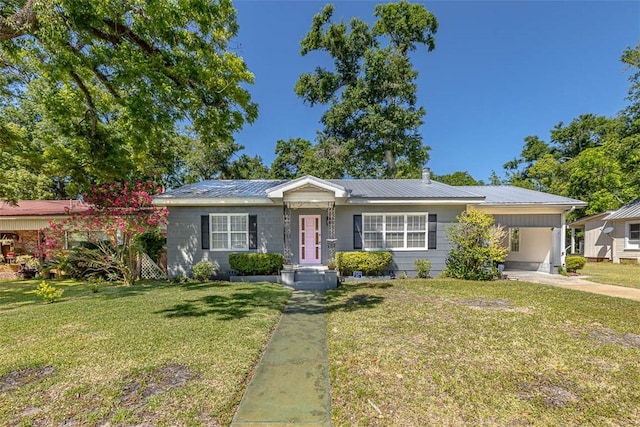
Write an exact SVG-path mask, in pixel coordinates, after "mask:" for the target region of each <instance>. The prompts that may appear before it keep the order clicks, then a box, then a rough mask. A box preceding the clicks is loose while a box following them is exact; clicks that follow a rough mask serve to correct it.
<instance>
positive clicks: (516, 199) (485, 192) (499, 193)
mask: <svg viewBox="0 0 640 427" xmlns="http://www.w3.org/2000/svg"><path fill="white" fill-rule="evenodd" d="M456 188H460V189H464V190H467V191H471V192H474V193H477V194H480V195H482V196H484V197H485V199H484V202H482V204H483V205H532V204H533V205H571V206H586V205H587V203H585V202H583V201H581V200H577V199H571V198H568V197H562V196H556V195H555V194H548V193H543V192H541V191H535V190H528V189H526V188H521V187H514V186H511V185H483V186H479V185H478V186H476V185H469V186H461V187H456Z"/></svg>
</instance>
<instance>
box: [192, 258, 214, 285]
mask: <svg viewBox="0 0 640 427" xmlns="http://www.w3.org/2000/svg"><path fill="white" fill-rule="evenodd" d="M216 271H218V267H217V266H215V265H214V264H213V263H212V262H211V261H200V262H199V263H197V264H196V265H194V266H193V278H194V279H196V280H197V281H199V282H204V281H206V280H209V279H211V276H213V274H214V273H215V272H216Z"/></svg>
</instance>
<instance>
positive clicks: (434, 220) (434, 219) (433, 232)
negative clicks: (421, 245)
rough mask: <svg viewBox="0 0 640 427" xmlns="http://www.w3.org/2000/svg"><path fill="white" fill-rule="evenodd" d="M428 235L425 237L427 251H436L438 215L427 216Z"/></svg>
mask: <svg viewBox="0 0 640 427" xmlns="http://www.w3.org/2000/svg"><path fill="white" fill-rule="evenodd" d="M427 230H428V231H429V233H428V234H429V235H428V236H427V241H428V242H429V245H428V246H427V248H428V249H437V244H436V243H437V240H438V215H436V214H429V228H428V229H427Z"/></svg>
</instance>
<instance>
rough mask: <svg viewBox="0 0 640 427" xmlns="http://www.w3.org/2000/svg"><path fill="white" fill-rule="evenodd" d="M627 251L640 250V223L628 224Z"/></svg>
mask: <svg viewBox="0 0 640 427" xmlns="http://www.w3.org/2000/svg"><path fill="white" fill-rule="evenodd" d="M624 248H625V249H640V222H628V223H627V230H626V235H625V239H624Z"/></svg>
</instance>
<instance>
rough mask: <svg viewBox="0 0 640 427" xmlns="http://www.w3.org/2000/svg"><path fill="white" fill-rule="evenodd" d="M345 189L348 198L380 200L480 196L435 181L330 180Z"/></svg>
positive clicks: (469, 197)
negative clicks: (348, 193)
mask: <svg viewBox="0 0 640 427" xmlns="http://www.w3.org/2000/svg"><path fill="white" fill-rule="evenodd" d="M328 181H329V182H333V183H335V184H337V185H340V186H342V187H344V188H346V189H347V190H348V191H349V192H350V197H354V198H380V199H407V198H409V199H414V198H415V199H477V200H481V199H482V196H481V195H479V194H477V193H474V192H472V191H468V190H465V189H461V188H460V187H452V186H450V185H446V184H442V183H440V182H436V181H430V182H429V183H425V182H424V181H422V180H420V179H330V180H328Z"/></svg>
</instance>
